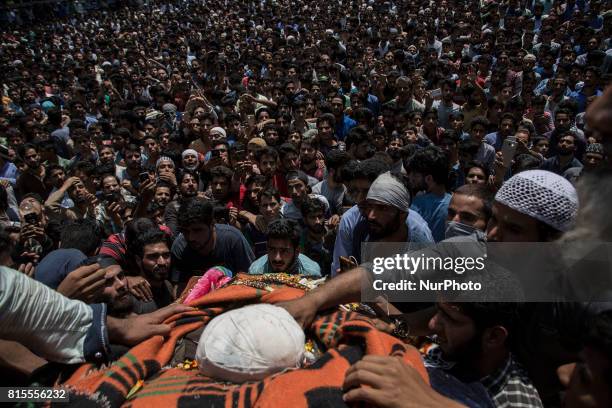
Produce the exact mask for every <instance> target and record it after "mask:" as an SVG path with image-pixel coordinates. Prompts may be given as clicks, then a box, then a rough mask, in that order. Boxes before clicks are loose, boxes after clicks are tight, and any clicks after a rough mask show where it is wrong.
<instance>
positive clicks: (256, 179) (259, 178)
mask: <svg viewBox="0 0 612 408" xmlns="http://www.w3.org/2000/svg"><path fill="white" fill-rule="evenodd" d="M267 181H268V179H267V178H266V176H264V175H261V174H252V175H250V176H249V177H248V178H247V179H246V181H245V182H244V185H245V186H248V185H249V184H253V183H257V184H261V185H264V184H266V182H267Z"/></svg>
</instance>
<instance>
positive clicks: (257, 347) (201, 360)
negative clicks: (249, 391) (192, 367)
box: [196, 304, 305, 383]
mask: <svg viewBox="0 0 612 408" xmlns="http://www.w3.org/2000/svg"><path fill="white" fill-rule="evenodd" d="M304 344H305V336H304V331H303V330H302V328H301V327H300V325H299V324H298V323H297V322H296V321H295V319H294V318H293V317H291V315H290V314H289V312H287V311H286V310H285V309H283V308H282V307H279V306H274V305H269V304H258V305H250V306H245V307H242V308H240V309H235V310H231V311H229V312H226V313H223V314H221V315H219V316H217V317H215V318H214V319H212V320H211V321H210V322H209V323H208V325H207V326H206V328H205V329H204V332H203V333H202V336H201V337H200V342H199V344H198V349H197V351H196V360H197V361H198V365H199V367H200V371H201V372H202V374H204V375H205V376H207V377H211V378H215V379H219V380H224V381H231V382H237V383H240V382H245V381H255V380H261V379H263V378H265V377H267V376H269V375H271V374H274V373H277V372H280V371H283V370H285V369H287V368H297V367H299V366H300V364H301V363H302V359H303V357H304Z"/></svg>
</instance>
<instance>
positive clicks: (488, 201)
mask: <svg viewBox="0 0 612 408" xmlns="http://www.w3.org/2000/svg"><path fill="white" fill-rule="evenodd" d="M471 164H473V165H472V166H471V167H479V168H481V169H483V171H484V172H485V174H488V171H487V170H486V169H485V168H483V167H480V166H481V164H480V163H479V162H472V163H471ZM455 194H463V195H465V196H470V197H476V198H479V199H480V200H482V204H483V206H482V207H483V211H484V214H485V218H486V219H485V221H486V222H488V221H489V218H491V215H493V210H492V209H491V208H492V207H493V199H494V198H495V193H494V192H493V190H491V188H490V187H489V186H487V185H486V184H464V185H463V186H461V187H459V188H458V189H456V190H455Z"/></svg>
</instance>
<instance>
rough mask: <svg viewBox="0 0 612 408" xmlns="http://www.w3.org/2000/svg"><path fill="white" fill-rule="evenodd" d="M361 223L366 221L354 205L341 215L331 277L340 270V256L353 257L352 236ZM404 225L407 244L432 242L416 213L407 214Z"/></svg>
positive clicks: (432, 239) (428, 230) (425, 222)
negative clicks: (406, 228) (406, 230)
mask: <svg viewBox="0 0 612 408" xmlns="http://www.w3.org/2000/svg"><path fill="white" fill-rule="evenodd" d="M363 222H366V219H365V218H364V217H363V216H362V215H361V212H360V211H359V208H358V207H357V206H356V205H354V206H353V207H351V208H350V209H349V210H348V211H346V212H345V213H344V214H343V215H342V219H341V220H340V225H339V226H338V234H337V235H336V243H335V244H334V260H333V262H332V266H331V274H332V276H336V270H338V268H340V257H341V256H345V257H349V256H354V255H355V254H354V253H353V238H354V236H353V235H354V231H355V227H356V226H357V224H359V223H363ZM406 225H407V226H408V240H409V242H419V243H421V242H422V243H426V242H427V243H433V242H434V238H433V236H432V234H431V231H430V229H429V226H428V225H427V221H425V220H424V219H423V217H421V215H420V214H419V213H418V212H416V211H409V212H408V217H406Z"/></svg>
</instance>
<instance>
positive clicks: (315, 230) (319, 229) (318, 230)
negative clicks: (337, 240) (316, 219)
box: [308, 225, 326, 235]
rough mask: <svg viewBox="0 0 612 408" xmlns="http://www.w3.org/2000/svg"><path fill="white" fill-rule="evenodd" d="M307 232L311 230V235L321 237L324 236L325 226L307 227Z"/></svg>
mask: <svg viewBox="0 0 612 408" xmlns="http://www.w3.org/2000/svg"><path fill="white" fill-rule="evenodd" d="M308 229H309V230H311V231H312V232H313V233H315V234H317V235H323V234H325V231H326V230H325V225H315V226H309V227H308Z"/></svg>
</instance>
